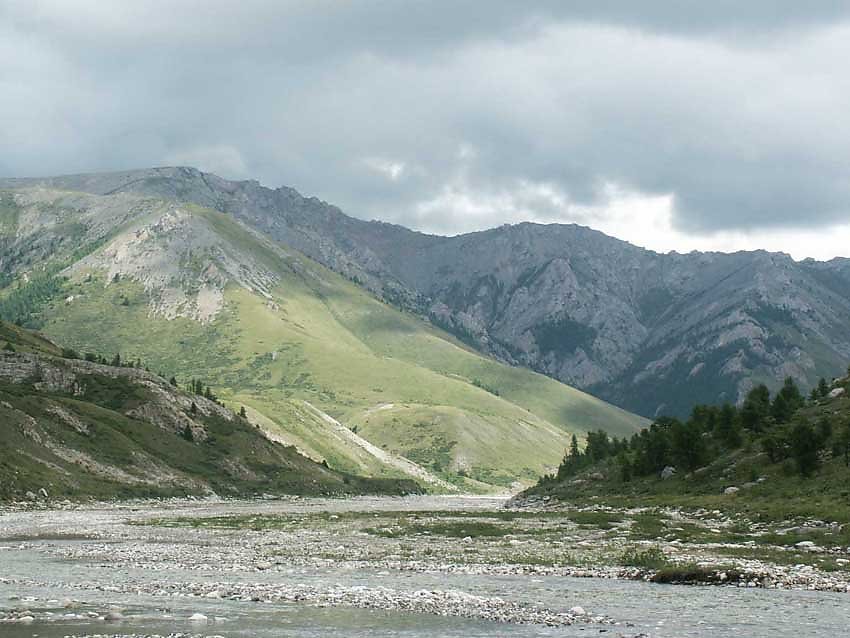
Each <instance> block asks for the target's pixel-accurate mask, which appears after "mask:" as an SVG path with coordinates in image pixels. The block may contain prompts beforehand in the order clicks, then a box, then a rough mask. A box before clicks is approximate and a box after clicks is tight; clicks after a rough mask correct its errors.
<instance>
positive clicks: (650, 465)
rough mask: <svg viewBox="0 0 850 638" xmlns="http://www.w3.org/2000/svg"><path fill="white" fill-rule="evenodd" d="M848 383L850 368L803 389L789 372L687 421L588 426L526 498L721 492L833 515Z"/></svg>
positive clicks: (849, 434)
mask: <svg viewBox="0 0 850 638" xmlns="http://www.w3.org/2000/svg"><path fill="white" fill-rule="evenodd" d="M848 390H850V376H846V377H842V378H839V379H835V380H834V381H832V382H827V381H826V380H825V379H821V381H820V382H819V383H818V384H817V385H816V386H815V387H814V388H813V389H812V391H811V393H810V394H809V396H808V397H807V396H804V395H803V394H802V393H801V392H800V390H799V389H798V388H797V386H796V384H795V383H794V381H793V379H790V378H788V379H786V380H785V382H784V384H783V385H782V387H781V388H780V390H779V391H778V392H776V393H775V394H774V395H773V396H771V393H770V391H769V390H768V389H767V387H766V386H764V385H759V386H756V387H755V388H753V389H752V390H751V391H750V392H749V393H748V395H747V397H746V399H745V401H744V403H743V404H742V405H741V406H740V407H736V406H733V405H731V404H728V403H727V404H724V405H721V406H706V405H698V406H696V407H694V408H693V410H692V412H691V415H690V417H689V418H688V419H686V420H679V419H676V418H669V417H664V418H659V419H657V420H656V421H655V422H653V423H652V425H650V427H649V428H647V429H645V430H642V431H641V432H640V433H638V434H636V435H634V436H632V437H631V438H629V439H618V438H611V437H609V436H608V435H607V434H606V433H605V432H595V433H591V434H589V435H588V437H587V441H586V445H585V446H584V448H583V449H582V448H581V447H580V446H579V443H578V441H577V440H576V439H573V440H572V443H571V446H570V448H569V449H568V451H567V453H566V455H565V457H564V459H563V461H562V462H561V465H560V466H559V468H558V471H557V472H556V473H555V474H552V475H548V476H545V477H543V478H542V479H541V480H540V482H539V483H538V484H537V485H536V486H535V487H533V488H531V489H530V490H529V491H528V492H526V496H549V497H555V498H556V499H559V500H565V501H576V500H579V501H581V500H584V499H588V498H591V497H596V498H599V497H601V498H603V499H609V500H614V501H620V500H623V501H626V502H629V503H632V504H642V503H643V504H651V503H660V504H665V503H666V504H673V503H676V504H685V503H688V502H693V503H694V504H700V503H702V504H704V505H706V506H711V505H709V504H718V503H720V504H722V501H724V500H725V501H726V504H727V505H728V504H730V503H732V504H733V505H732V506H735V505H734V504H736V503H737V504H739V505H737V506H740V507H746V506H744V505H740V504H743V503H746V504H752V505H753V507H754V508H755V509H758V508H759V507H761V508H767V509H776V510H777V511H784V510H783V508H784V509H787V510H789V511H790V510H793V509H794V508H798V509H799V510H800V511H803V512H809V511H811V512H815V511H820V514H821V515H828V514H826V512H828V510H829V509H830V508H834V507H836V506H838V504H844V505H847V504H848V497H850V489H848V483H847V481H848V479H850V395H849V394H848ZM689 499H693V501H689ZM701 499H707V500H701ZM712 499H713V500H712ZM718 499H719V500H718ZM820 506H822V509H820V510H818V508H819V507H820ZM829 520H832V519H829Z"/></svg>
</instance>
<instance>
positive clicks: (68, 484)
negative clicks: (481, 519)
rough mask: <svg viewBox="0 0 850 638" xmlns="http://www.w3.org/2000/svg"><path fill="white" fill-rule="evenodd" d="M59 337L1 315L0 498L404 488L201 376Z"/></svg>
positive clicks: (407, 485)
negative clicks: (289, 441)
mask: <svg viewBox="0 0 850 638" xmlns="http://www.w3.org/2000/svg"><path fill="white" fill-rule="evenodd" d="M178 385H179V384H178V381H177V379H171V381H170V382H169V381H166V380H165V379H164V378H162V377H160V376H158V375H155V374H152V373H150V372H148V371H146V370H145V369H144V367H143V366H141V365H140V364H139V363H138V362H135V361H132V362H123V361H122V360H121V357H120V355H116V356H114V357H113V358H112V360H111V362H110V363H109V364H107V363H106V362H104V360H103V359H102V357H99V356H98V355H95V354H93V353H89V354H86V355H80V354H78V353H76V352H74V351H73V350H70V349H68V348H60V347H58V346H56V345H55V344H53V343H52V342H51V341H49V340H47V339H45V338H44V337H41V336H40V335H38V334H36V333H33V332H30V331H27V330H23V329H21V328H18V327H16V326H14V325H11V324H8V323H5V322H2V321H0V501H3V500H27V499H30V500H35V499H39V500H46V499H48V498H60V499H61V498H75V499H79V498H129V497H154V496H175V495H186V494H197V495H210V494H218V495H221V496H250V495H260V494H266V493H272V494H313V495H321V494H364V493H378V494H383V493H389V494H403V493H410V492H418V491H420V489H421V488H420V487H419V486H418V485H417V484H416V483H414V482H413V481H407V480H390V479H368V478H362V477H359V476H353V475H348V474H344V473H340V472H338V471H334V470H332V469H330V468H328V467H327V466H324V465H322V464H320V463H316V462H314V461H311V460H310V459H307V458H305V457H304V456H302V455H300V454H298V452H297V451H296V450H295V449H294V448H292V447H286V446H284V445H281V444H279V443H275V442H273V441H271V440H269V439H268V438H266V437H265V436H264V435H263V434H262V432H261V431H260V430H259V429H258V428H257V427H256V425H255V424H252V423H251V422H250V421H249V420H248V419H247V418H246V415H245V414H244V412H243V413H242V414H234V413H233V412H231V411H230V410H229V409H227V408H226V407H224V406H223V405H222V404H221V403H220V402H219V401H218V399H217V398H216V397H215V396H214V394H213V392H212V391H211V389H210V387H209V386H205V385H203V384H201V383H200V382H197V381H195V382H194V383H193V384H192V390H193V391H192V392H188V391H183V390H181V389H179V388H178V387H177V386H178Z"/></svg>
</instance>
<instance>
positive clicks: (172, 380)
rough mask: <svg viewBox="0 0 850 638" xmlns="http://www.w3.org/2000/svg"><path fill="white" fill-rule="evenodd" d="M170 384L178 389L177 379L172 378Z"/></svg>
mask: <svg viewBox="0 0 850 638" xmlns="http://www.w3.org/2000/svg"><path fill="white" fill-rule="evenodd" d="M168 382H169V383H170V384H171V385H173V386H174V387H175V388H176V387H177V377H171V378H170V379H169V380H168Z"/></svg>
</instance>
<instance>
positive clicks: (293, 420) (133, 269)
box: [0, 169, 646, 492]
mask: <svg viewBox="0 0 850 638" xmlns="http://www.w3.org/2000/svg"><path fill="white" fill-rule="evenodd" d="M195 180H200V182H201V183H204V184H206V183H209V184H217V185H218V189H219V190H220V191H221V192H222V193H225V192H229V193H230V194H229V197H230V198H231V199H230V200H228V201H230V202H231V205H232V206H234V207H235V206H236V204H235V203H233V202H240V201H245V202H248V204H251V202H254V201H255V198H251V197H248V196H247V195H245V194H244V193H242V191H241V189H246V188H247V189H249V190H251V189H255V188H259V187H256V186H252V185H250V184H248V185H245V184H234V183H230V182H225V181H224V180H220V179H218V178H215V177H213V176H209V175H204V174H202V173H199V172H197V171H194V170H191V169H167V170H153V171H143V172H140V173H136V174H122V175H121V176H115V175H95V176H86V177H74V178H56V179H53V180H46V181H41V180H39V181H23V182H22V181H8V182H4V183H3V184H2V186H3V187H4V188H5V190H2V191H0V318H5V319H7V320H13V321H15V322H17V323H20V324H23V325H26V326H28V327H31V328H37V329H39V330H41V331H42V332H43V333H44V334H45V335H47V336H48V337H49V338H51V339H52V340H54V341H56V342H57V343H61V344H63V345H64V346H66V347H69V348H72V349H74V350H76V351H77V352H79V353H81V354H85V353H89V354H92V355H95V356H100V357H105V358H106V359H107V360H111V359H112V357H114V356H115V355H116V354H120V356H121V358H122V360H129V361H135V360H141V361H143V362H144V363H145V365H147V366H149V367H150V368H151V370H152V371H154V372H159V373H161V376H162V377H163V378H170V377H174V378H175V380H176V381H177V383H178V384H185V383H187V382H189V381H190V380H192V379H195V380H200V382H202V383H204V384H205V385H210V386H212V387H213V388H214V391H215V393H216V394H217V395H218V396H219V397H220V398H221V400H222V401H223V402H224V403H225V404H226V405H228V406H229V407H230V408H231V409H232V410H233V411H239V410H241V409H242V408H244V409H245V413H246V416H247V418H248V419H249V421H250V422H251V423H252V424H255V425H258V426H259V427H260V429H261V430H262V431H263V432H265V433H266V435H267V436H268V437H269V438H272V439H274V440H276V441H280V442H283V443H286V444H287V445H292V446H295V447H296V448H297V450H298V451H299V452H301V453H302V454H304V455H306V456H308V457H310V458H312V459H313V460H315V461H317V462H325V463H327V464H328V465H329V467H330V468H331V469H333V470H339V471H342V472H345V473H348V474H349V475H361V476H371V477H382V478H391V479H410V478H412V479H414V480H416V481H418V482H419V484H420V485H422V486H423V487H426V488H427V489H429V490H432V491H441V492H453V491H465V492H469V491H485V492H489V491H492V490H493V489H506V488H512V487H515V486H516V485H517V484H530V483H531V482H533V481H534V480H536V478H537V477H538V476H539V475H540V474H541V473H544V472H547V471H551V470H552V469H554V468H555V467H556V466H557V464H558V462H559V461H560V459H561V457H562V455H563V453H564V449H565V448H566V447H567V445H568V443H569V439H570V436H571V435H572V434H577V435H578V436H579V437H583V436H584V435H585V433H587V432H588V431H591V430H598V429H604V430H606V431H608V432H610V433H612V434H614V435H617V436H626V435H630V434H632V433H634V432H635V431H636V430H637V429H639V428H640V427H642V426H644V425H645V424H646V421H645V420H644V419H642V418H640V417H638V416H636V415H634V414H631V413H629V412H627V411H624V410H622V409H619V408H616V407H614V406H612V405H610V404H608V403H605V402H604V401H601V400H599V399H598V398H595V397H593V396H591V395H589V394H586V393H584V392H581V391H578V390H576V389H574V388H572V387H569V386H567V385H565V384H563V383H561V382H559V381H557V380H554V379H551V378H549V377H547V376H544V375H542V374H539V373H535V372H533V371H530V370H529V369H527V368H524V367H520V366H511V365H507V364H506V363H504V362H500V361H498V360H497V359H495V358H493V357H491V356H486V355H485V354H482V353H481V352H479V351H477V350H476V349H474V348H473V347H472V346H470V345H469V344H467V343H464V342H462V341H461V340H459V339H457V338H456V337H454V336H452V335H451V334H449V333H447V332H446V331H444V330H442V329H441V328H440V327H438V326H436V325H434V322H432V321H428V320H427V319H426V318H423V317H422V316H420V315H418V314H417V313H415V312H413V311H412V307H411V304H412V303H413V302H414V301H415V300H414V299H413V298H411V299H410V300H408V301H409V302H410V303H407V302H405V303H400V302H399V303H395V304H389V303H387V302H386V301H384V300H382V299H381V298H379V297H378V296H376V295H375V294H374V292H372V291H370V290H368V289H366V288H365V287H364V286H363V285H361V284H360V283H358V282H361V283H362V280H360V279H359V278H358V275H357V273H356V272H353V273H352V272H351V271H350V270H348V271H346V270H345V269H343V268H333V269H331V268H328V267H326V266H325V265H323V264H322V263H320V262H319V261H317V260H316V259H313V258H312V257H311V255H316V256H321V255H319V254H318V253H317V252H315V251H314V250H313V249H312V248H311V244H310V243H309V242H308V241H307V239H306V238H311V239H312V240H315V241H314V242H313V244H314V245H315V246H319V245H322V246H326V247H327V251H328V253H329V254H336V253H334V252H333V250H332V248H333V246H334V245H335V244H334V243H333V242H332V241H331V240H329V239H327V238H324V237H322V236H321V235H320V234H319V233H318V231H309V232H308V230H306V229H304V225H305V224H306V222H304V223H301V222H299V223H301V226H299V228H301V230H300V231H299V232H298V233H293V234H294V235H297V236H298V237H301V238H302V239H301V240H299V241H292V242H284V241H282V240H279V239H277V238H276V237H279V236H281V235H282V234H283V231H282V230H280V229H278V230H275V228H276V227H277V226H278V224H277V221H280V220H281V219H283V220H285V219H287V218H286V216H282V215H279V214H277V213H275V212H274V209H272V208H271V206H272V204H267V206H268V208H267V209H263V208H262V206H260V205H259V204H257V206H259V208H251V210H254V211H255V214H256V216H257V219H264V218H267V217H268V218H269V223H268V224H267V225H266V226H262V225H261V224H260V223H259V222H251V219H250V218H249V217H248V216H247V214H241V213H239V214H237V213H236V212H234V211H236V210H237V209H236V208H231V207H229V205H228V204H227V202H226V201H224V195H221V198H220V199H219V200H216V201H213V200H212V199H211V198H207V199H204V198H202V197H201V196H200V195H198V194H197V193H195V192H194V189H196V188H201V187H200V186H198V183H196V181H195ZM116 184H117V185H116ZM204 188H205V189H206V191H205V192H210V187H204ZM228 189H229V190H228ZM257 193H259V194H258V195H257V198H259V197H260V196H261V195H263V194H264V193H266V191H264V190H262V189H260V190H257ZM266 195H268V193H266ZM268 197H270V198H272V200H273V201H275V199H274V198H275V197H281V198H285V197H291V198H292V201H293V202H295V203H296V204H297V205H298V206H300V207H301V208H299V210H301V216H300V217H298V216H295V215H294V216H293V218H298V219H302V220H313V221H317V220H319V217H320V214H319V213H316V214H313V213H311V212H310V211H311V210H312V208H311V207H316V210H318V211H323V210H330V209H328V207H327V206H324V205H322V204H320V203H316V202H314V201H313V200H303V199H298V198H297V197H296V196H295V195H294V194H293V193H292V192H289V191H279V192H278V195H276V196H272V195H268ZM248 204H246V206H248ZM251 206H254V204H251ZM293 206H295V207H296V208H297V207H298V206H296V205H295V204H293ZM263 210H265V211H266V212H263ZM342 219H343V220H344V219H348V218H342ZM317 223H318V222H317ZM326 223H327V225H328V227H329V228H335V222H334V220H333V219H330V220H328V221H327V222H326ZM350 223H351V224H352V225H355V226H356V225H357V224H360V223H362V222H357V221H356V220H352V221H351V222H350ZM280 224H283V222H280ZM291 225H293V226H294V225H296V223H295V222H294V221H293V222H291ZM322 259H323V261H324V262H326V263H328V264H329V265H331V266H333V265H334V264H333V261H332V260H331V259H329V258H324V257H323V258H322ZM352 263H353V262H352ZM334 270H341V271H343V272H344V275H345V276H344V275H343V274H340V273H339V272H334ZM397 285H398V286H399V288H398V290H400V291H403V290H404V289H403V288H401V284H400V283H399V284H397ZM387 289H388V290H389V289H390V288H389V285H388V288H387Z"/></svg>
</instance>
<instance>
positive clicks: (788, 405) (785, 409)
mask: <svg viewBox="0 0 850 638" xmlns="http://www.w3.org/2000/svg"><path fill="white" fill-rule="evenodd" d="M803 403H804V400H803V395H801V394H800V390H799V389H798V388H797V384H796V383H794V379H792V378H791V377H788V378H786V379H785V383H784V385H783V386H782V389H781V390H779V392H777V393H776V397H774V399H773V404H772V405H771V406H770V414H771V416H772V417H773V418H774V419H776V422H777V423H787V422H788V421H789V420H790V419H791V417H792V416H793V414H794V413H795V412H796V411H797V410H798V409H799V408H801V407H802V406H803Z"/></svg>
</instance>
